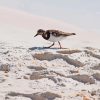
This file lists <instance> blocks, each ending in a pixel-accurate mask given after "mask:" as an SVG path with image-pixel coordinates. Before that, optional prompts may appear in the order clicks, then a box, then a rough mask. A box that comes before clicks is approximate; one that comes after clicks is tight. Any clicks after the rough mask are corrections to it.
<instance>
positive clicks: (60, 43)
mask: <svg viewBox="0 0 100 100" xmlns="http://www.w3.org/2000/svg"><path fill="white" fill-rule="evenodd" d="M58 43H59V46H60V49H61V48H62V47H61V43H60V42H59V41H58Z"/></svg>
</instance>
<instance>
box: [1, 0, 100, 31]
mask: <svg viewBox="0 0 100 100" xmlns="http://www.w3.org/2000/svg"><path fill="white" fill-rule="evenodd" d="M0 6H5V7H9V8H14V9H18V10H23V11H26V12H29V13H31V14H33V15H39V16H44V17H48V18H53V19H57V20H61V21H64V22H66V23H69V24H72V25H75V26H77V27H80V28H82V29H85V30H87V31H91V32H95V33H100V0H0Z"/></svg>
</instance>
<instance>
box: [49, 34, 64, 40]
mask: <svg viewBox="0 0 100 100" xmlns="http://www.w3.org/2000/svg"><path fill="white" fill-rule="evenodd" d="M62 39H64V37H63V36H58V37H56V36H53V35H52V34H50V38H49V39H48V40H49V41H50V42H57V41H61V40H62Z"/></svg>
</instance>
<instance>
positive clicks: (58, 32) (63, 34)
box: [47, 30, 72, 37]
mask: <svg viewBox="0 0 100 100" xmlns="http://www.w3.org/2000/svg"><path fill="white" fill-rule="evenodd" d="M47 32H49V33H50V34H52V35H53V36H56V37H59V36H70V35H72V33H67V32H62V31H59V30H47Z"/></svg>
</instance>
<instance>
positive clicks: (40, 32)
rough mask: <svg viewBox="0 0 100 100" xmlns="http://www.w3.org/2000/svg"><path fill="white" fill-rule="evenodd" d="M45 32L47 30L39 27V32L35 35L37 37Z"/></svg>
mask: <svg viewBox="0 0 100 100" xmlns="http://www.w3.org/2000/svg"><path fill="white" fill-rule="evenodd" d="M44 32H45V30H43V29H39V30H38V31H37V34H36V35H35V36H34V37H36V36H37V35H42V34H43V33H44Z"/></svg>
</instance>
